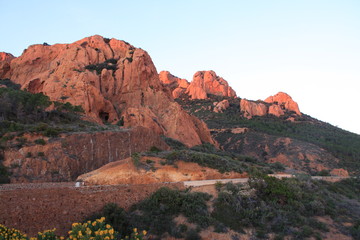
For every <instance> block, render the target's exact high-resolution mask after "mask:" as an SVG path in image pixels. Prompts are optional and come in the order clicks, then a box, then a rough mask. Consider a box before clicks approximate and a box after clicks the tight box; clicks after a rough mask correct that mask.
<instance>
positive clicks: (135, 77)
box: [0, 35, 214, 146]
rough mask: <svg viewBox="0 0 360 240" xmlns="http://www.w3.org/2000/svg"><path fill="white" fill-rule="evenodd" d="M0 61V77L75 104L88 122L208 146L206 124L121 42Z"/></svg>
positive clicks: (84, 43) (41, 50)
mask: <svg viewBox="0 0 360 240" xmlns="http://www.w3.org/2000/svg"><path fill="white" fill-rule="evenodd" d="M3 58H4V60H2V61H1V62H0V63H1V64H0V78H9V79H11V80H12V81H14V82H15V83H18V84H21V86H22V89H27V90H28V91H30V92H33V93H39V92H42V93H44V94H46V95H48V96H49V97H50V99H51V100H56V101H60V102H64V99H66V101H68V102H70V103H71V104H74V105H81V106H82V107H83V109H84V110H85V114H86V116H87V118H88V120H91V121H95V122H98V123H101V122H110V123H116V122H118V121H119V120H121V119H124V126H125V127H133V126H144V127H147V128H151V129H152V130H153V131H154V132H155V133H157V134H163V135H166V136H168V137H171V138H174V139H177V140H179V141H182V142H183V143H185V144H186V145H188V146H193V145H197V144H201V143H202V142H211V143H214V142H213V140H212V139H211V136H210V133H209V131H208V129H207V127H206V125H205V124H203V123H202V124H199V122H198V120H194V118H193V117H191V116H189V115H188V114H187V113H186V112H184V111H183V110H182V109H181V107H180V106H179V105H178V104H177V103H176V102H174V101H173V99H172V97H171V94H170V93H169V92H168V91H167V90H164V88H163V86H162V84H161V82H160V80H159V75H158V73H157V71H156V68H155V66H154V64H153V62H152V60H151V58H150V56H149V55H148V54H147V52H146V51H144V50H142V49H139V48H135V47H134V46H132V45H130V44H128V43H126V42H124V41H119V40H116V39H107V38H103V37H101V36H98V35H95V36H91V37H87V38H84V39H82V40H79V41H77V42H74V43H72V44H55V45H51V46H49V45H43V44H41V45H40V44H37V45H32V46H30V47H29V48H28V49H26V50H24V52H23V54H22V55H21V56H20V57H18V58H14V59H12V60H10V61H9V60H6V57H2V55H1V59H3ZM10 58H11V57H10ZM5 63H6V64H7V66H6V67H1V66H2V64H5ZM200 125H201V126H200ZM199 126H200V128H199ZM204 131H205V132H204Z"/></svg>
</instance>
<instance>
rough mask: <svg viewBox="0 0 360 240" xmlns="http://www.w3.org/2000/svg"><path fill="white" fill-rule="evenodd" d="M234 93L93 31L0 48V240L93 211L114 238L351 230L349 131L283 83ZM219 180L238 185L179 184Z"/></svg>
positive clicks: (357, 168) (352, 147) (354, 148)
mask: <svg viewBox="0 0 360 240" xmlns="http://www.w3.org/2000/svg"><path fill="white" fill-rule="evenodd" d="M244 97H245V96H244ZM244 97H243V96H241V98H240V97H237V95H236V92H235V91H234V90H233V89H232V88H231V86H229V84H228V82H227V81H226V80H225V79H224V78H222V77H221V76H218V75H217V74H216V73H215V72H214V71H198V72H196V73H195V74H194V77H193V79H192V81H191V82H189V81H187V80H186V79H182V78H178V77H176V76H173V75H172V74H171V73H169V72H167V71H163V72H160V73H159V74H158V72H157V70H156V68H155V65H154V64H153V62H152V60H151V57H150V56H149V55H148V53H147V52H146V51H144V50H142V49H140V48H136V47H134V46H132V45H131V44H129V43H127V42H125V41H120V40H117V39H108V38H103V37H101V36H98V35H95V36H91V37H87V38H84V39H81V40H79V41H77V42H74V43H69V44H55V45H48V44H45V43H44V44H36V45H32V46H30V47H29V48H27V49H26V50H25V51H24V52H23V54H22V55H21V56H20V57H17V58H16V57H14V56H12V55H11V54H6V53H0V102H1V104H0V194H1V196H2V197H1V198H0V212H2V213H4V214H0V224H4V225H8V226H7V227H9V228H6V227H4V226H2V225H0V239H1V238H2V237H3V235H4V236H5V235H6V234H8V232H11V231H14V230H12V229H11V228H12V227H16V228H18V229H20V230H22V231H25V232H26V233H30V234H32V235H34V234H36V233H37V232H38V231H41V230H43V229H39V228H41V226H46V228H49V229H50V228H53V227H57V228H59V230H60V234H61V235H64V234H65V235H66V234H68V230H69V228H70V227H72V228H73V232H75V230H74V228H78V229H77V230H76V231H77V232H79V233H78V234H79V236H78V237H79V239H81V238H82V237H81V236H82V235H85V234H88V232H89V231H88V229H87V228H86V226H87V225H86V224H89V223H91V222H88V221H95V225H96V224H97V222H98V221H97V220H95V219H100V220H99V222H100V223H101V224H102V227H103V228H107V229H111V231H112V235H111V236H112V237H113V238H114V239H121V238H124V237H125V236H126V235H130V234H131V232H132V231H133V230H132V229H134V228H139V229H141V230H146V231H148V232H149V235H148V236H149V237H148V238H147V239H174V238H175V239H229V240H230V239H232V240H233V239H309V238H310V239H352V238H353V239H359V236H360V202H359V200H360V199H359V196H360V195H359V186H360V184H359V178H356V177H353V176H358V175H359V174H360V136H359V135H356V134H353V133H350V132H347V131H344V130H342V129H339V128H337V127H334V126H332V125H330V124H327V123H325V122H322V121H319V120H317V119H314V118H312V117H311V116H308V115H306V113H302V112H301V111H300V107H301V106H299V105H298V104H297V103H296V101H295V100H294V99H292V98H291V97H290V96H289V95H288V94H286V93H283V92H279V93H277V94H275V95H273V96H269V97H268V98H266V99H264V100H257V101H252V100H248V99H245V98H244ZM273 173H275V174H277V175H275V176H276V177H279V176H280V174H281V176H288V177H289V178H287V179H277V178H275V177H273V176H274V175H269V174H273ZM284 173H288V174H284ZM310 175H317V176H318V175H322V176H327V175H332V176H341V177H343V178H346V179H345V180H342V181H340V180H341V179H343V178H336V177H334V178H332V180H334V179H335V180H334V181H337V182H325V181H321V180H313V179H312V178H311V177H310ZM349 176H350V177H349ZM231 178H241V179H240V180H244V178H247V179H246V180H245V181H247V182H246V183H245V181H243V182H242V183H240V184H233V183H227V184H223V183H221V182H216V183H215V184H214V183H212V184H213V185H211V186H206V187H203V188H201V187H200V188H196V187H194V188H186V187H185V186H186V185H185V184H184V183H183V181H194V180H211V179H212V180H213V181H212V182H214V181H215V180H214V179H231ZM315 179H316V178H315ZM323 179H326V178H323ZM71 181H79V182H83V184H84V185H81V186H79V185H80V184H79V183H76V186H77V187H75V183H71ZM216 181H217V180H216ZM54 182H66V183H56V184H55V183H54ZM4 183H12V184H4ZM14 183H17V184H14ZM25 183H27V184H25ZM78 186H79V187H78ZM163 186H167V187H165V188H164V187H163ZM3 196H4V197H3ZM34 201H36V203H37V204H34ZM59 216H60V217H59ZM102 217H106V220H105V219H103V218H102ZM72 221H78V222H84V225H81V224H80V223H76V224H73V225H72V226H70V222H72ZM106 224H111V226H113V227H114V229H112V227H111V226H110V225H109V226H107V225H106ZM82 226H85V227H84V229H83V232H81V231H82V230H81V229H80V228H82ZM105 231H106V230H105ZM136 231H137V230H136ZM136 231H135V232H136ZM73 232H71V231H70V233H69V234H72V233H73ZM50 233H51V234H53V235H54V232H53V231H50V232H49V234H50ZM108 233H109V232H107V234H108ZM93 234H95V235H96V234H100V235H101V231H97V232H94V233H93ZM6 236H7V235H6ZM76 236H77V235H76ZM93 236H94V235H93ZM96 236H97V235H96ZM72 237H73V236H72ZM23 239H28V238H27V237H24V238H23ZM38 239H43V240H44V239H50V237H49V238H41V237H40V236H38ZM51 239H59V238H56V237H55V236H53V238H51ZM100 239H101V237H100ZM145 239H146V238H145Z"/></svg>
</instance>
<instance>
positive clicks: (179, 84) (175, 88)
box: [159, 71, 189, 98]
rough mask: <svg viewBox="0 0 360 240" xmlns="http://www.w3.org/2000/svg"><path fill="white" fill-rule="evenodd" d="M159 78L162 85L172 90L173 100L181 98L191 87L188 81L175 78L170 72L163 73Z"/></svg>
mask: <svg viewBox="0 0 360 240" xmlns="http://www.w3.org/2000/svg"><path fill="white" fill-rule="evenodd" d="M159 78H160V81H161V82H162V84H163V85H164V86H166V87H167V88H169V89H170V91H171V94H172V96H173V98H178V97H180V96H181V95H182V94H183V93H185V91H186V89H187V88H188V87H189V82H188V81H187V80H186V79H182V78H178V77H175V76H174V75H172V74H171V73H170V72H168V71H161V72H160V73H159Z"/></svg>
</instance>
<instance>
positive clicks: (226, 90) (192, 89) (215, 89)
mask: <svg viewBox="0 0 360 240" xmlns="http://www.w3.org/2000/svg"><path fill="white" fill-rule="evenodd" d="M186 93H187V94H189V96H190V97H191V99H206V98H207V95H208V94H213V95H217V96H223V97H236V93H235V91H234V90H233V89H232V88H231V87H230V86H229V84H228V83H227V81H225V80H224V79H223V78H221V77H219V76H217V75H216V73H215V72H214V71H199V72H196V73H195V74H194V77H193V80H192V82H191V83H190V85H189V87H188V88H187V90H186Z"/></svg>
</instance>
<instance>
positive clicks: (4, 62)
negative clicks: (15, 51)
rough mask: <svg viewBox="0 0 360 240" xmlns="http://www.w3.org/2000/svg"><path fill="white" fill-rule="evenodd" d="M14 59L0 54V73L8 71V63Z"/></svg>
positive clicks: (5, 54)
mask: <svg viewBox="0 0 360 240" xmlns="http://www.w3.org/2000/svg"><path fill="white" fill-rule="evenodd" d="M14 58H15V57H14V56H13V55H12V54H10V53H6V52H0V72H3V73H7V72H8V71H9V70H10V62H11V61H12V60H13V59H14Z"/></svg>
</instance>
